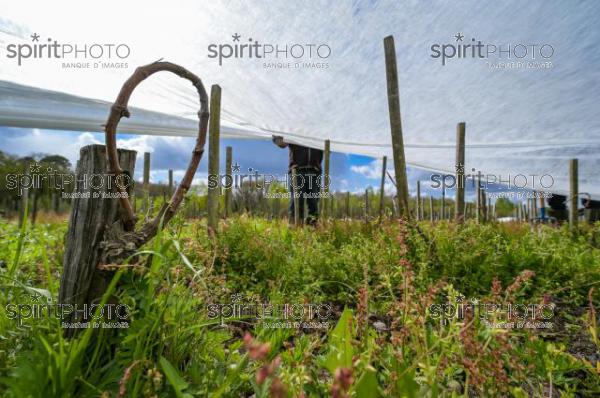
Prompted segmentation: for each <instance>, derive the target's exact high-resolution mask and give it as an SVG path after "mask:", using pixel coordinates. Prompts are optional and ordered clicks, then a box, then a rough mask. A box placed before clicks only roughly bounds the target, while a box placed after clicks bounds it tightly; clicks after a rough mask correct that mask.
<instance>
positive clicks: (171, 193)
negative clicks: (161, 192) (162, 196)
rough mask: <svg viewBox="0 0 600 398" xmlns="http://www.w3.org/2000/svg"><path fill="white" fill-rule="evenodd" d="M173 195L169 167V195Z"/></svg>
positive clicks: (171, 172)
mask: <svg viewBox="0 0 600 398" xmlns="http://www.w3.org/2000/svg"><path fill="white" fill-rule="evenodd" d="M170 195H173V169H169V196H170Z"/></svg>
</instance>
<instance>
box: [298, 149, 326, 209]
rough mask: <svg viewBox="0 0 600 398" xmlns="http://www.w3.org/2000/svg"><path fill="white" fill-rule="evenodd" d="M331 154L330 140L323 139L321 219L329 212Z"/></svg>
mask: <svg viewBox="0 0 600 398" xmlns="http://www.w3.org/2000/svg"><path fill="white" fill-rule="evenodd" d="M330 155H331V151H330V141H329V140H325V151H324V153H323V158H324V161H323V163H324V165H323V166H324V167H323V181H322V183H323V190H322V192H323V201H322V203H323V209H322V210H321V215H322V216H323V220H326V219H327V217H328V213H329V206H328V204H329V198H328V195H329V157H330ZM304 212H305V213H306V212H307V210H306V208H305V210H304Z"/></svg>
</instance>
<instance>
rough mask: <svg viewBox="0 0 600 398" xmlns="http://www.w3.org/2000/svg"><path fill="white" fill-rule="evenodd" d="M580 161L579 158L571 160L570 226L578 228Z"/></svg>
mask: <svg viewBox="0 0 600 398" xmlns="http://www.w3.org/2000/svg"><path fill="white" fill-rule="evenodd" d="M578 168H579V162H578V160H577V159H571V160H569V182H570V183H569V188H570V192H569V194H570V197H569V227H571V228H572V229H575V228H577V222H578V218H579V215H578V213H577V199H578V197H579V181H578V173H579V170H578Z"/></svg>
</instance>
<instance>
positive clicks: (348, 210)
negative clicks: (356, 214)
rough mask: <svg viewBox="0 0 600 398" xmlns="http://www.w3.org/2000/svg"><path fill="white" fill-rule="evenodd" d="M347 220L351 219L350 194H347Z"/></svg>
mask: <svg viewBox="0 0 600 398" xmlns="http://www.w3.org/2000/svg"><path fill="white" fill-rule="evenodd" d="M346 218H348V219H350V192H346Z"/></svg>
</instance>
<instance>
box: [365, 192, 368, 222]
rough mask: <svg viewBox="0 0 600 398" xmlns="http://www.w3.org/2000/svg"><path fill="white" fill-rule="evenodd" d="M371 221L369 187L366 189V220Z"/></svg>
mask: <svg viewBox="0 0 600 398" xmlns="http://www.w3.org/2000/svg"><path fill="white" fill-rule="evenodd" d="M368 221H369V189H368V188H367V189H365V222H368Z"/></svg>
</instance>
